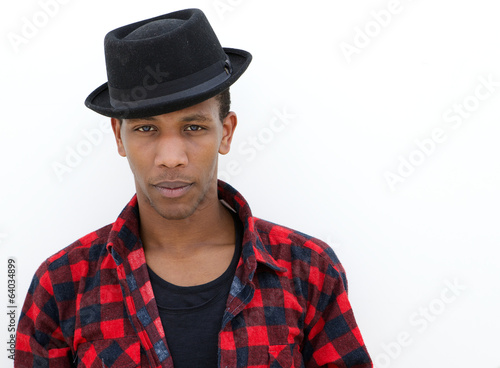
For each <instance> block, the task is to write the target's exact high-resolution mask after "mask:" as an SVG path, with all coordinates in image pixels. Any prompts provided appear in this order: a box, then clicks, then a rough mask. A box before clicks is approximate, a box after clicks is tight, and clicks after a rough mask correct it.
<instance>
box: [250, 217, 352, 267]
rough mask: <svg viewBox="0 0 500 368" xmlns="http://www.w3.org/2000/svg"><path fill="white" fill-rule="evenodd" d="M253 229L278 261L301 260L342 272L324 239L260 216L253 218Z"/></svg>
mask: <svg viewBox="0 0 500 368" xmlns="http://www.w3.org/2000/svg"><path fill="white" fill-rule="evenodd" d="M253 220H254V221H253V224H254V231H255V232H257V234H258V236H259V238H260V240H261V241H262V243H263V244H264V246H265V247H266V249H267V251H268V252H270V253H271V255H272V256H273V258H274V259H275V260H276V261H277V262H278V263H279V262H280V260H285V261H287V262H302V263H306V264H308V265H309V266H313V267H319V268H321V269H324V270H325V271H326V269H329V268H332V269H333V270H332V271H334V270H336V271H338V272H339V273H342V274H343V273H344V269H343V267H342V264H341V263H340V261H339V259H338V257H337V255H336V254H335V252H334V251H333V249H332V248H331V247H330V246H329V245H328V244H327V243H325V242H324V241H322V240H320V239H318V238H315V237H313V236H310V235H308V234H306V233H303V232H301V231H298V230H294V229H291V228H289V227H287V226H283V225H279V224H276V223H274V222H270V221H266V220H263V219H260V218H255V217H254V218H253Z"/></svg>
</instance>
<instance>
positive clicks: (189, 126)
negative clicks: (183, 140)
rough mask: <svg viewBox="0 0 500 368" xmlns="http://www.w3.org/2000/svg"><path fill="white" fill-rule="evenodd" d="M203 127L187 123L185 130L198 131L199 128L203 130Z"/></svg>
mask: <svg viewBox="0 0 500 368" xmlns="http://www.w3.org/2000/svg"><path fill="white" fill-rule="evenodd" d="M203 129H204V128H203V127H201V126H199V125H188V126H187V127H186V130H187V131H191V132H197V131H199V130H203Z"/></svg>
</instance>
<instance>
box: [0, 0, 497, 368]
mask: <svg viewBox="0 0 500 368" xmlns="http://www.w3.org/2000/svg"><path fill="white" fill-rule="evenodd" d="M47 2H50V1H49V0H40V1H35V0H24V1H18V2H14V1H12V0H11V1H6V0H4V1H3V2H2V4H1V5H0V24H1V27H2V28H1V36H2V37H1V40H0V47H1V54H0V55H1V64H0V65H1V68H0V82H1V88H0V101H1V106H2V109H1V120H0V121H1V123H0V124H1V130H0V157H1V159H0V162H1V172H2V180H1V181H0V193H1V198H0V200H1V202H0V208H1V212H0V242H1V243H0V257H1V259H0V262H1V267H0V270H2V271H1V273H0V285H4V287H3V288H0V289H2V290H4V291H3V292H2V293H0V322H1V324H0V351H1V354H0V365H1V366H2V367H3V366H5V367H8V366H11V364H12V362H11V361H10V360H8V359H7V351H6V349H7V325H8V320H7V316H6V313H7V309H6V307H7V304H8V303H7V295H6V294H7V292H6V287H5V286H6V285H7V278H6V274H7V272H6V271H5V270H6V264H7V259H8V257H15V258H16V259H17V294H18V295H17V300H16V302H17V304H18V305H19V308H20V306H21V305H22V303H23V301H24V295H25V294H26V291H27V288H28V286H29V283H30V280H31V277H32V275H33V273H34V272H35V270H36V268H37V267H38V266H39V264H40V263H41V262H42V261H43V260H44V259H45V258H47V257H48V256H50V255H52V254H53V253H55V252H56V251H58V250H59V249H61V248H63V247H64V246H66V245H68V244H70V243H71V242H73V241H74V240H76V239H77V238H79V237H80V236H82V235H84V234H86V233H88V232H90V231H92V230H95V229H97V228H98V227H101V226H102V225H104V224H107V223H109V222H112V221H113V220H114V219H115V218H116V216H117V215H118V213H119V212H120V210H121V209H122V208H123V206H124V205H125V204H126V203H127V201H128V200H129V199H130V198H131V197H132V195H133V193H134V187H133V183H132V177H131V174H130V172H129V168H128V164H127V162H126V159H124V158H121V157H120V156H118V154H117V153H116V148H115V145H114V140H113V137H112V134H111V133H110V131H109V130H108V129H107V128H106V129H104V132H103V130H102V129H101V132H102V133H100V134H97V133H95V132H94V134H95V135H94V137H99V136H102V138H100V139H98V138H95V139H94V142H96V143H95V144H94V143H89V139H88V138H87V137H86V135H85V132H87V133H88V132H90V131H93V130H96V129H100V127H101V124H104V126H105V127H108V122H107V119H106V118H104V117H101V116H100V115H97V114H96V113H94V112H92V111H90V110H88V109H86V108H85V106H84V105H83V101H84V99H85V97H86V96H87V95H88V94H89V93H90V92H91V91H92V90H93V89H94V88H96V87H97V86H99V85H100V84H102V83H104V82H105V80H106V73H105V67H104V53H103V38H104V35H105V34H106V33H107V32H108V31H110V30H111V29H114V28H116V27H119V26H122V25H125V24H128V23H131V22H134V21H138V20H142V19H146V18H149V17H153V16H156V15H160V14H164V13H168V12H171V11H174V10H178V9H182V8H186V7H199V8H202V9H203V10H204V11H205V13H206V14H207V17H208V18H209V20H210V21H211V23H212V25H213V27H214V29H215V30H216V32H217V34H218V35H219V39H220V41H221V43H222V45H223V46H227V47H236V48H241V49H245V50H248V51H250V52H251V53H252V54H253V56H254V60H253V62H252V64H251V65H250V67H249V69H248V71H247V72H246V73H245V74H244V75H243V76H242V78H241V79H240V80H239V81H238V82H237V83H236V84H235V85H234V87H233V88H232V98H233V106H232V109H233V110H234V111H236V112H237V113H238V117H239V125H238V129H237V132H236V137H235V139H234V143H233V149H232V152H231V153H230V154H229V155H228V156H227V157H223V158H222V159H221V162H220V170H221V171H224V172H223V173H222V174H221V175H225V176H224V178H226V179H228V180H229V182H230V183H231V184H232V185H233V186H234V187H236V188H237V189H238V190H239V191H240V192H241V193H242V194H243V195H244V196H245V197H246V199H247V200H248V201H249V202H250V205H251V208H252V210H253V213H254V215H256V216H259V217H262V218H265V219H268V220H271V221H273V222H277V223H281V224H284V225H287V226H289V227H292V228H295V229H298V230H300V231H302V232H305V233H308V234H311V235H314V236H316V237H318V238H321V239H323V240H325V241H327V242H328V243H329V244H330V245H331V246H332V247H333V249H334V250H335V252H336V253H337V255H338V256H339V258H340V260H341V261H342V263H343V265H344V267H345V268H346V270H347V275H348V278H349V295H350V300H351V303H352V305H353V308H354V311H355V315H356V318H357V321H358V324H359V326H360V329H361V332H362V334H363V337H364V339H365V342H366V344H367V347H368V349H369V351H370V353H371V355H372V357H373V359H374V360H375V362H376V363H377V364H376V367H378V368H384V367H394V368H397V367H404V368H417V367H419V368H420V367H458V368H465V367H484V368H498V367H500V358H499V357H498V349H499V345H500V344H499V343H500V338H499V337H498V336H499V335H498V331H499V330H500V318H499V316H498V310H499V309H500V291H499V287H498V281H499V276H500V270H499V267H498V261H499V255H500V251H499V250H498V247H499V240H500V230H499V229H500V227H499V222H500V221H499V220H500V215H499V208H500V194H499V188H500V170H499V169H500V163H499V162H500V160H499V157H500V145H499V144H498V141H499V139H500V128H499V121H500V104H499V102H500V41H499V39H500V38H499V35H500V22H499V21H498V14H499V13H498V10H499V9H498V4H497V3H496V2H495V1H492V0H453V1H452V0H442V1H431V0H413V1H410V0H400V1H397V0H393V1H386V0H385V1H382V0H380V1H368V0H358V1H347V0H337V1H326V0H325V1H319V0H316V1H314V0H313V1H308V2H305V1H290V0H286V1H285V0H279V1H277V0H273V1H264V0H252V1H250V0H204V1H201V0H200V1H173V0H170V1H153V0H145V1H129V0H120V1H118V0H108V1H97V0H86V1H81V0H65V3H64V4H62V3H63V1H62V0H60V2H61V3H57V4H59V5H58V7H57V8H55V7H54V6H52V8H51V10H50V11H48V10H43V7H42V5H41V4H43V3H47ZM41 12H45V14H46V15H45V16H44V15H43V14H41ZM49 12H50V13H51V14H48V13H49ZM47 14H48V15H47ZM388 14H389V15H388ZM27 22H29V23H33V24H34V23H37V24H38V26H36V25H35V27H36V29H35V30H33V28H31V33H29V30H27V29H28V28H29V27H28V26H26V24H27ZM23 30H24V34H23ZM26 32H28V33H26ZM34 32H36V33H34ZM367 34H368V35H367ZM27 36H30V37H27ZM16 37H17V38H16ZM20 37H23V38H24V41H23V42H22V43H20V44H19V43H18V44H16V42H14V41H13V39H16V40H17V42H21V41H19V40H20ZM349 45H350V46H349ZM348 47H351V49H350V50H351V51H353V50H354V51H355V52H351V53H349V52H347V51H345V50H347V48H348ZM354 47H356V49H354ZM481 80H482V81H483V82H481ZM487 80H490V82H489V84H490V85H489V87H488V88H489V90H488V88H486V87H484V86H483V85H482V84H484V83H485V82H484V81H487ZM476 95H477V96H476ZM478 97H480V98H478ZM464 103H465V107H462V109H463V111H464V112H463V113H462V117H461V116H460V115H459V113H457V112H454V109H455V108H460V105H463V104H464ZM276 111H278V112H280V113H282V114H283V112H286V113H287V114H289V115H293V117H289V119H288V123H289V124H288V125H286V126H285V125H283V127H285V128H283V129H282V130H280V131H276V129H275V131H273V130H271V128H273V127H274V128H276V126H278V125H277V123H275V124H274V125H273V124H272V122H274V121H275V120H273V119H275V118H276ZM279 127H282V126H281V125H279ZM436 130H437V132H440V133H439V134H441V135H440V136H439V137H440V138H439V139H435V141H434V143H430V142H431V139H432V137H433V134H438V133H433V132H436ZM439 134H438V135H439ZM249 139H250V140H251V139H253V140H254V141H256V142H257V144H258V148H257V146H254V148H252V150H253V151H252V152H253V153H250V152H249V151H248V149H249V147H252V146H251V141H250V140H249ZM417 142H420V146H421V147H423V148H419V146H418V144H417ZM422 142H423V143H422ZM85 149H86V151H85ZM73 150H74V151H76V150H80V152H84V153H85V155H83V157H81V159H80V160H77V159H75V158H74V157H73V161H71V158H69V156H71V154H70V152H72V151H73ZM424 151H427V153H425V152H424ZM67 160H70V161H69V162H71V163H72V166H73V167H70V166H69V165H68V163H67ZM410 160H411V162H413V164H412V163H411V162H410ZM403 161H404V162H406V164H403V163H402V162H403ZM228 164H229V165H231V166H232V167H233V170H232V171H231V170H228V169H227V165H228ZM58 165H59V166H58ZM63 165H64V167H66V171H64V172H62V173H61V172H60V171H59V172H58V171H56V170H55V169H54V168H55V167H57V166H58V167H59V169H60V168H61V167H62V166H63ZM409 165H411V167H410V166H409ZM234 168H236V169H234ZM228 171H230V172H231V175H230V174H228ZM390 173H392V174H390ZM403 174H404V175H403ZM228 175H229V176H228ZM388 175H392V178H393V180H395V179H394V178H399V180H396V181H393V182H392V186H391V184H390V182H389V181H388V179H387V177H388ZM450 285H455V286H450ZM18 317H19V314H18V315H17V318H18Z"/></svg>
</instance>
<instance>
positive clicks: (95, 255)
mask: <svg viewBox="0 0 500 368" xmlns="http://www.w3.org/2000/svg"><path fill="white" fill-rule="evenodd" d="M218 190H219V198H220V199H222V200H224V201H225V202H226V203H227V204H229V205H230V206H231V207H232V208H233V209H235V210H236V212H237V213H238V215H239V218H240V219H241V221H242V222H243V224H244V234H243V248H242V255H241V259H240V261H239V263H238V267H237V270H236V274H235V276H234V280H233V283H232V286H231V290H230V293H229V297H228V300H227V308H226V310H225V312H224V315H223V319H222V326H221V331H220V333H219V366H220V367H253V368H258V367H338V368H343V367H357V368H367V367H372V363H371V360H370V357H369V355H368V352H367V350H366V347H365V345H364V343H363V339H362V337H361V334H360V332H359V329H358V326H357V325H356V321H355V319H354V316H353V312H352V309H351V306H350V304H349V301H348V298H347V291H346V290H347V280H346V277H345V273H344V270H343V268H342V266H341V264H340V263H339V261H338V259H337V257H336V256H335V254H334V253H333V251H332V250H331V248H330V247H329V246H328V245H326V244H325V243H323V242H321V241H320V240H317V239H314V238H311V237H309V236H307V235H305V234H302V233H299V232H296V231H294V230H291V229H288V228H285V227H282V226H279V225H276V224H272V223H270V222H267V221H264V220H261V219H258V218H256V217H253V216H252V214H251V212H250V208H249V206H248V204H247V202H246V201H245V199H244V198H243V197H242V196H241V194H239V193H238V192H237V191H236V190H235V189H234V188H232V187H231V186H229V185H228V184H225V183H223V182H219V188H218ZM195 348H196V346H193V349H195ZM14 367H16V368H21V367H22V368H25V367H30V368H34V367H36V368H39V367H40V368H41V367H47V368H49V367H50V368H63V367H64V368H66V367H79V368H80V367H86V368H102V367H108V368H111V367H120V368H128V367H157V368H159V367H165V368H167V367H168V368H173V363H172V358H171V355H170V353H169V350H168V347H167V341H166V340H165V333H164V330H163V327H162V323H161V320H160V316H159V314H158V309H157V306H156V302H155V298H154V295H153V290H152V288H151V283H150V280H149V277H148V271H147V267H146V259H145V255H144V250H143V247H142V244H141V241H140V238H139V223H138V207H137V198H136V196H134V197H133V198H132V200H131V201H130V203H129V204H128V205H127V206H126V207H125V208H124V210H123V211H122V213H121V214H120V216H119V217H118V219H117V220H116V222H114V223H113V224H111V225H108V226H106V227H103V228H101V229H99V230H97V231H95V232H92V233H90V234H88V235H87V236H85V237H83V238H81V239H79V240H78V241H76V242H75V243H73V244H71V245H70V246H68V247H67V248H65V249H63V250H61V251H60V252H59V253H57V254H55V255H54V256H52V257H50V258H49V259H47V260H46V261H45V262H44V263H43V264H42V265H41V266H40V268H39V269H38V270H37V272H36V274H35V276H34V278H33V281H32V283H31V286H30V288H29V291H28V294H27V297H26V301H25V304H24V307H23V310H22V314H21V316H20V320H19V324H18V331H17V343H16V356H15V363H14Z"/></svg>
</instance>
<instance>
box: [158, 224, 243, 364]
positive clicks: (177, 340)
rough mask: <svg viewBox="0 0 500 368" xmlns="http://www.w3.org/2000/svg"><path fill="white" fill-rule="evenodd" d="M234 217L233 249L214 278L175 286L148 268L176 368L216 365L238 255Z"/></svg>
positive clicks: (239, 229) (238, 230) (239, 232)
mask: <svg viewBox="0 0 500 368" xmlns="http://www.w3.org/2000/svg"><path fill="white" fill-rule="evenodd" d="M233 218H234V224H235V232H236V239H235V244H236V246H235V252H234V255H233V259H232V261H231V264H230V266H229V267H228V269H227V270H226V271H225V272H224V273H223V274H222V275H221V276H220V277H218V278H217V279H215V280H213V281H211V282H209V283H207V284H204V285H198V286H189V287H183V286H177V285H173V284H171V283H169V282H167V281H165V280H163V279H162V278H161V277H159V276H158V275H156V274H155V273H154V272H153V271H152V270H151V269H150V268H149V267H148V271H149V277H150V279H151V285H152V287H153V293H154V295H155V298H156V303H157V305H158V311H159V312H160V319H161V322H162V325H163V329H164V330H165V335H166V339H167V344H168V348H169V351H170V354H172V359H173V361H174V367H175V368H198V367H200V368H209V367H217V366H218V344H219V332H220V329H221V324H222V316H223V314H224V310H225V309H226V301H227V296H228V294H229V289H230V288H231V283H232V281H233V277H234V273H235V271H236V266H237V265H238V261H239V258H240V254H241V244H242V231H243V229H242V228H243V226H242V224H241V222H240V220H239V219H238V218H237V217H236V216H235V215H233Z"/></svg>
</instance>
